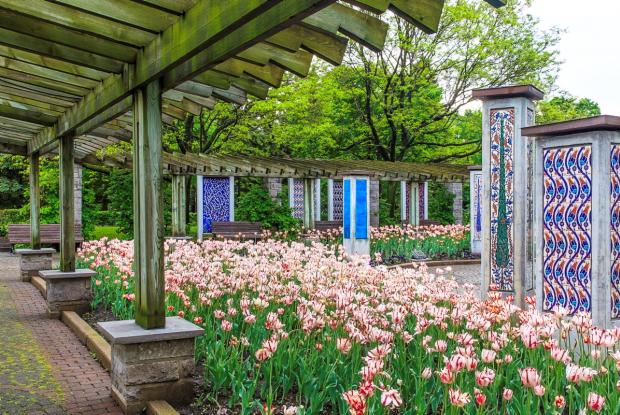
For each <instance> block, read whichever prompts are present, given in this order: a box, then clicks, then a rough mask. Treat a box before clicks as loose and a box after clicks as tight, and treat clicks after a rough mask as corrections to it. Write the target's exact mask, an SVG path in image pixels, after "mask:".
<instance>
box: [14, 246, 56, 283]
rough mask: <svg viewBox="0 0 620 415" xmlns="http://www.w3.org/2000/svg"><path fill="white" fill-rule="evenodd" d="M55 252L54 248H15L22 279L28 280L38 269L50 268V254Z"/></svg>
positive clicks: (37, 272) (36, 273) (34, 275)
mask: <svg viewBox="0 0 620 415" xmlns="http://www.w3.org/2000/svg"><path fill="white" fill-rule="evenodd" d="M55 252H56V250H55V249H54V248H41V249H16V250H15V253H16V254H17V255H19V270H20V274H21V277H22V281H24V282H30V278H32V277H36V276H37V275H39V271H41V270H45V269H50V268H52V256H53V255H54V253H55Z"/></svg>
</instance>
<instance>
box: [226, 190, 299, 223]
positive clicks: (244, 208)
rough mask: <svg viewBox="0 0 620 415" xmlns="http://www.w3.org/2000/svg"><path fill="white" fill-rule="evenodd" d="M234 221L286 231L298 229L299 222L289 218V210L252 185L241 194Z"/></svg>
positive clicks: (264, 191) (265, 191)
mask: <svg viewBox="0 0 620 415" xmlns="http://www.w3.org/2000/svg"><path fill="white" fill-rule="evenodd" d="M235 219H236V220H239V221H250V222H260V223H261V225H262V227H263V229H273V230H277V231H287V230H291V229H294V228H296V227H299V221H298V220H296V219H295V218H293V217H292V216H291V210H290V209H289V208H288V206H286V205H285V204H282V203H277V202H275V201H274V200H273V199H271V197H270V196H269V193H268V192H267V190H265V189H264V188H263V187H262V186H260V185H253V186H251V187H250V188H249V189H247V190H246V191H245V192H243V193H242V194H241V195H240V196H239V199H238V200H237V204H236V207H235Z"/></svg>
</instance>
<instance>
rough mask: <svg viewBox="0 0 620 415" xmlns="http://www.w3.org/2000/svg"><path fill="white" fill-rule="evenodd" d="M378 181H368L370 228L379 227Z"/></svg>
mask: <svg viewBox="0 0 620 415" xmlns="http://www.w3.org/2000/svg"><path fill="white" fill-rule="evenodd" d="M379 199H380V191H379V180H371V181H370V226H374V227H377V226H379Z"/></svg>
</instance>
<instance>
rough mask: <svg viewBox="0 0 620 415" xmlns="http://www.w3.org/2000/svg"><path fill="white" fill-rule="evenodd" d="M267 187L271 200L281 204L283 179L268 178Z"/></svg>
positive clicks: (266, 180)
mask: <svg viewBox="0 0 620 415" xmlns="http://www.w3.org/2000/svg"><path fill="white" fill-rule="evenodd" d="M265 185H266V186H267V192H268V193H269V197H271V199H272V200H273V201H274V202H276V203H278V204H280V193H281V192H282V179H280V178H279V177H268V178H266V179H265Z"/></svg>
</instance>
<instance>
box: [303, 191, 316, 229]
mask: <svg viewBox="0 0 620 415" xmlns="http://www.w3.org/2000/svg"><path fill="white" fill-rule="evenodd" d="M303 185H304V227H305V228H306V229H314V179H303Z"/></svg>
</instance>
